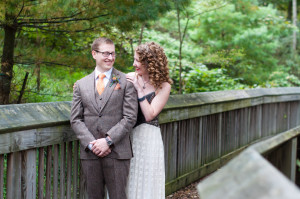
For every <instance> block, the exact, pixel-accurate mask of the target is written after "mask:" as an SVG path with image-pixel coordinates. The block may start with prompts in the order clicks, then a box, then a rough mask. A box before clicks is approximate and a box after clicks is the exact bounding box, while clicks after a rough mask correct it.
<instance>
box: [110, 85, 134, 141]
mask: <svg viewBox="0 0 300 199" xmlns="http://www.w3.org/2000/svg"><path fill="white" fill-rule="evenodd" d="M137 112H138V101H137V93H136V90H135V88H134V86H133V84H132V83H131V82H128V81H126V88H125V91H124V98H123V117H122V119H121V120H120V121H119V122H118V123H117V124H116V125H115V126H113V127H112V128H111V129H110V130H109V131H108V132H107V133H106V134H107V135H109V136H110V138H111V139H112V141H113V142H114V144H117V143H118V142H119V141H120V140H122V138H123V137H124V136H125V135H126V134H127V133H129V132H130V131H131V130H132V127H133V126H134V125H135V123H136V119H137Z"/></svg>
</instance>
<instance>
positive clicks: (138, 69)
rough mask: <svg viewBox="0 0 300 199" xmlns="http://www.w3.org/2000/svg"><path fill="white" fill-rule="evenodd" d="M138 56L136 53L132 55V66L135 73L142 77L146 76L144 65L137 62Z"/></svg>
mask: <svg viewBox="0 0 300 199" xmlns="http://www.w3.org/2000/svg"><path fill="white" fill-rule="evenodd" d="M139 59H140V58H139V55H138V54H137V52H135V53H134V61H133V66H134V67H135V72H136V73H137V74H138V75H140V76H142V75H145V74H148V71H147V68H146V66H145V65H144V64H142V62H140V60H139Z"/></svg>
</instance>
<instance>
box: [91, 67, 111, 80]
mask: <svg viewBox="0 0 300 199" xmlns="http://www.w3.org/2000/svg"><path fill="white" fill-rule="evenodd" d="M112 69H113V68H111V69H109V70H108V71H105V72H104V74H105V78H107V79H110V76H111V72H112ZM99 74H101V72H100V71H99V70H98V69H97V66H96V69H95V79H97V78H98V76H99Z"/></svg>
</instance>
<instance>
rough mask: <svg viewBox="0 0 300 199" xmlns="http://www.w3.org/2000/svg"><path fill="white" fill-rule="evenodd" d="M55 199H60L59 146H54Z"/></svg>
mask: <svg viewBox="0 0 300 199" xmlns="http://www.w3.org/2000/svg"><path fill="white" fill-rule="evenodd" d="M53 148H54V149H53V196H52V197H53V199H58V186H59V184H58V172H59V171H58V162H59V160H58V159H59V145H58V144H56V145H54V146H53Z"/></svg>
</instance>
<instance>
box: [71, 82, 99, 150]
mask: <svg viewBox="0 0 300 199" xmlns="http://www.w3.org/2000/svg"><path fill="white" fill-rule="evenodd" d="M76 84H77V85H76V86H75V88H74V91H73V100H72V106H71V118H70V123H71V127H72V129H73V131H74V133H75V134H76V137H77V138H78V139H79V141H80V143H81V144H82V145H83V146H85V147H87V146H88V144H89V143H90V142H91V141H93V140H95V137H94V136H93V134H92V133H91V132H90V131H89V130H88V128H87V127H86V125H85V123H84V118H83V111H84V107H83V104H82V98H81V92H80V86H79V82H77V83H76Z"/></svg>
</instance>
